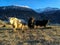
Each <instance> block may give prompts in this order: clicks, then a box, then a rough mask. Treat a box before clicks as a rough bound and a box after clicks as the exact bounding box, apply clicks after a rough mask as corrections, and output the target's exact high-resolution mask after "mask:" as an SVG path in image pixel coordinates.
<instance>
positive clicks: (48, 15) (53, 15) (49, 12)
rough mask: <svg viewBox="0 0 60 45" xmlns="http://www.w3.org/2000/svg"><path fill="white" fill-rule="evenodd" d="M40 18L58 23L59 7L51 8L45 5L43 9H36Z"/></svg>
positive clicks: (59, 17)
mask: <svg viewBox="0 0 60 45" xmlns="http://www.w3.org/2000/svg"><path fill="white" fill-rule="evenodd" d="M37 11H38V13H39V15H40V16H41V19H49V20H51V23H53V24H56V23H57V24H58V23H59V24H60V9H59V8H51V7H47V8H44V9H38V10H37Z"/></svg>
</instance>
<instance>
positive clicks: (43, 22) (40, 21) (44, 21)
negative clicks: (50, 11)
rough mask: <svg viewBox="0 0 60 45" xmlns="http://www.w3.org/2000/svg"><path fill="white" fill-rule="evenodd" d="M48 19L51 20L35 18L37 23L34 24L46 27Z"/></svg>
mask: <svg viewBox="0 0 60 45" xmlns="http://www.w3.org/2000/svg"><path fill="white" fill-rule="evenodd" d="M48 21H49V20H35V24H34V25H36V26H44V27H46V25H47V23H48Z"/></svg>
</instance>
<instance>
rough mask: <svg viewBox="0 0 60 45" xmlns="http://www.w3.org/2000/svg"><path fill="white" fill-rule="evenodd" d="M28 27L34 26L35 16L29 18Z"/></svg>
mask: <svg viewBox="0 0 60 45" xmlns="http://www.w3.org/2000/svg"><path fill="white" fill-rule="evenodd" d="M28 27H29V28H34V18H33V17H31V18H29V20H28Z"/></svg>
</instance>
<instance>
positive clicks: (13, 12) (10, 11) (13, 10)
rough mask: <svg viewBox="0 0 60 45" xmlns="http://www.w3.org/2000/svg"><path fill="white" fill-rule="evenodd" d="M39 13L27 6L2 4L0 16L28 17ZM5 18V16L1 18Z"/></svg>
mask: <svg viewBox="0 0 60 45" xmlns="http://www.w3.org/2000/svg"><path fill="white" fill-rule="evenodd" d="M37 15H38V13H37V12H35V11H34V10H33V9H31V8H28V7H27V6H14V5H12V6H1V7H0V18H1V17H5V16H7V17H17V18H24V19H27V18H28V17H31V16H33V17H38V16H37ZM1 19H5V18H1Z"/></svg>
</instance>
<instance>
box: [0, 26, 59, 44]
mask: <svg viewBox="0 0 60 45" xmlns="http://www.w3.org/2000/svg"><path fill="white" fill-rule="evenodd" d="M0 45H60V26H47V27H46V28H37V29H28V30H24V31H22V30H21V29H17V31H16V32H13V29H12V28H11V27H9V26H7V28H6V27H0Z"/></svg>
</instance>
